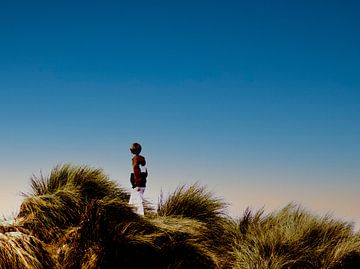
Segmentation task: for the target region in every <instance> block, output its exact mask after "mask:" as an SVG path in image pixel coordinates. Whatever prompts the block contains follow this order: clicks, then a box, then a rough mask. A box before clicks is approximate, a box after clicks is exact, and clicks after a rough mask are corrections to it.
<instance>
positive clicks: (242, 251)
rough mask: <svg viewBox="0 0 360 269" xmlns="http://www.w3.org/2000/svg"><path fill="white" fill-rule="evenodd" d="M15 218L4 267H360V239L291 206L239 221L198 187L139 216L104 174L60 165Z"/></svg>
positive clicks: (36, 183)
mask: <svg viewBox="0 0 360 269" xmlns="http://www.w3.org/2000/svg"><path fill="white" fill-rule="evenodd" d="M31 187H32V191H31V192H30V193H28V194H26V195H25V198H24V201H23V203H22V204H21V206H20V212H19V214H18V216H17V217H16V219H15V221H14V222H12V223H9V224H8V225H0V268H88V269H92V268H94V269H95V268H134V269H135V268H149V269H150V268H159V269H170V268H175V269H185V268H186V269H187V268H204V269H205V268H216V269H231V268H234V269H235V268H236V269H256V268H258V269H267V268H269V269H280V268H281V269H286V268H291V269H299V268H302V269H306V268H316V269H325V268H326V269H344V268H349V269H353V268H360V234H359V233H355V232H354V231H353V229H352V226H351V225H350V224H349V223H347V222H344V221H340V220H336V219H334V218H332V217H331V216H328V215H325V216H318V215H315V214H313V213H310V212H308V211H306V210H305V209H303V208H301V207H300V206H297V205H294V204H290V205H288V206H286V207H284V208H283V209H282V210H279V211H276V212H273V213H270V214H265V213H264V212H263V211H262V210H259V211H251V210H250V209H247V210H246V211H245V212H244V214H243V215H242V216H241V217H240V218H239V219H238V220H235V219H232V218H230V217H229V216H228V215H226V214H225V212H226V204H225V203H224V202H223V200H222V199H219V198H216V197H215V196H214V195H213V194H212V193H210V192H208V191H207V190H206V189H205V188H204V187H201V186H199V185H197V184H195V185H192V186H188V187H187V186H182V187H179V188H177V189H176V190H175V191H174V192H173V193H171V194H170V195H169V196H168V197H167V199H166V200H162V201H160V203H159V205H158V208H157V210H154V209H153V208H151V205H147V210H146V212H145V216H144V217H142V216H139V215H137V214H136V213H134V211H133V208H132V207H131V206H129V204H128V198H129V194H128V192H127V191H126V190H125V189H123V188H121V187H119V186H118V185H117V184H116V183H115V182H113V181H111V180H110V179H109V178H108V177H107V176H106V175H105V173H104V172H103V171H102V170H101V169H94V168H91V167H88V166H74V165H63V166H57V167H55V168H54V169H53V170H52V172H51V173H50V175H49V176H43V175H40V176H39V177H33V178H32V179H31Z"/></svg>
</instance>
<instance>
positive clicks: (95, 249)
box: [59, 200, 218, 269]
mask: <svg viewBox="0 0 360 269" xmlns="http://www.w3.org/2000/svg"><path fill="white" fill-rule="evenodd" d="M206 231H207V229H206V227H205V226H204V225H203V224H201V223H199V222H198V221H196V220H191V219H182V218H171V217H169V218H154V219H145V218H142V217H139V216H138V215H136V214H135V213H134V212H133V211H132V209H131V208H130V207H129V206H128V205H127V204H126V203H123V202H121V201H119V200H96V201H94V202H93V203H91V204H89V206H88V207H87V211H86V213H85V215H84V218H83V221H82V222H81V224H80V226H79V227H76V228H74V229H72V230H70V231H69V232H68V233H67V234H66V235H65V237H64V238H63V240H62V241H60V243H59V249H60V251H59V262H60V263H61V264H62V265H63V266H64V268H80V267H81V266H82V265H83V264H87V268H99V267H101V268H120V267H121V268H204V269H205V268H218V266H217V259H216V255H215V253H213V252H212V251H211V250H210V248H209V245H210V244H209V240H207V239H206V238H204V236H203V235H204V234H206ZM90 260H91V262H90Z"/></svg>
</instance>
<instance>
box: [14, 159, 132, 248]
mask: <svg viewBox="0 0 360 269" xmlns="http://www.w3.org/2000/svg"><path fill="white" fill-rule="evenodd" d="M31 187H32V193H30V194H27V195H25V196H26V198H25V200H24V202H23V203H22V204H21V207H20V212H19V214H18V217H17V219H18V222H19V223H20V225H22V226H23V227H24V228H26V229H28V230H29V232H30V233H31V234H33V235H35V236H37V237H38V238H39V239H41V240H43V241H44V242H47V243H49V242H51V241H52V240H56V239H57V238H58V237H60V236H61V235H62V234H63V233H64V232H65V230H66V229H67V228H69V227H72V226H75V225H77V224H78V223H79V222H80V220H81V215H82V214H83V212H84V210H85V207H86V205H87V204H88V203H89V202H91V201H92V200H96V199H101V198H104V197H108V198H117V199H120V200H122V201H127V200H128V198H129V194H128V193H127V192H126V191H125V190H124V189H122V188H120V187H118V186H117V185H116V183H114V182H113V181H110V180H109V179H108V177H107V176H106V175H105V174H104V172H103V171H102V170H101V169H93V168H90V167H88V166H84V167H81V166H75V165H63V166H57V167H55V168H54V169H53V170H52V172H51V174H50V176H49V177H44V176H43V175H41V176H40V177H33V178H32V179H31Z"/></svg>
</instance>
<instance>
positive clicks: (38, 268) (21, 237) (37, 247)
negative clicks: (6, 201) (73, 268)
mask: <svg viewBox="0 0 360 269" xmlns="http://www.w3.org/2000/svg"><path fill="white" fill-rule="evenodd" d="M0 268H6V269H19V268H34V269H43V268H44V269H45V268H57V265H56V263H55V262H54V260H53V259H52V258H51V255H50V253H49V252H48V251H47V250H46V247H45V245H44V244H43V243H42V242H41V241H40V240H39V239H37V238H36V237H33V236H31V235H27V234H24V233H22V232H20V231H16V230H14V229H13V228H11V227H10V228H9V227H2V226H0Z"/></svg>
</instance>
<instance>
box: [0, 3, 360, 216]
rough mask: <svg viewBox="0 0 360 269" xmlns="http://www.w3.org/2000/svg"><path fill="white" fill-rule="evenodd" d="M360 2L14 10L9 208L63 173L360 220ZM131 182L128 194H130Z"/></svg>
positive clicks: (4, 142)
mask: <svg viewBox="0 0 360 269" xmlns="http://www.w3.org/2000/svg"><path fill="white" fill-rule="evenodd" d="M359 12H360V4H359V3H358V1H297V2H294V1H131V3H130V2H127V3H125V1H87V2H86V3H85V2H84V1H16V0H15V1H2V2H1V3H0V38H1V42H0V122H1V132H0V148H1V155H0V180H1V184H2V186H4V187H2V188H1V190H0V197H2V198H0V212H5V214H8V212H12V211H14V210H16V209H17V208H18V204H19V203H20V202H21V198H19V196H18V193H19V192H20V191H26V190H27V189H28V183H29V178H30V176H31V175H32V174H33V173H34V174H39V171H40V170H41V171H43V172H44V173H48V172H49V171H50V170H51V168H52V167H53V166H55V165H56V164H58V163H67V162H71V163H76V164H89V165H92V166H95V167H102V168H104V169H105V171H106V172H107V173H108V174H109V175H110V176H111V178H113V179H114V180H117V181H118V182H119V183H120V184H122V185H124V186H127V185H128V175H129V171H130V158H131V155H130V153H129V151H128V148H129V145H130V144H131V143H132V142H133V141H138V142H140V143H142V144H143V147H144V152H143V153H144V155H145V156H146V157H147V159H148V164H149V165H148V166H149V170H150V173H151V174H150V175H151V178H150V179H149V180H150V186H149V188H148V191H147V194H148V196H149V199H152V200H155V201H156V199H157V198H156V197H157V195H158V194H159V192H160V189H163V190H164V191H168V190H169V191H170V190H173V189H174V188H175V187H176V186H177V185H179V184H184V183H193V182H195V181H198V182H200V183H201V184H204V185H207V186H209V188H210V189H211V190H214V192H215V193H217V194H218V195H219V196H223V197H224V198H225V199H226V200H227V201H228V202H229V203H230V204H232V207H231V211H232V212H236V213H234V214H237V213H238V214H240V213H241V212H242V211H243V210H244V209H245V207H246V206H248V205H249V206H254V207H261V206H262V205H265V208H268V209H269V210H273V209H275V208H278V207H281V206H283V205H285V204H286V203H287V202H290V201H292V200H295V201H298V202H300V203H301V204H304V205H305V206H307V207H309V208H311V209H313V210H315V211H317V212H327V211H329V210H330V211H333V212H334V213H335V215H337V216H339V217H345V218H347V219H354V220H356V221H358V222H360V209H359V208H358V206H357V205H358V204H359V202H360V198H357V194H356V191H358V190H359V187H360V180H359V179H360V166H359V161H360V143H359V137H360V92H359V90H360V53H359V52H360V51H359V50H360V49H359V48H360V17H359ZM127 187H128V186H127Z"/></svg>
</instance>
